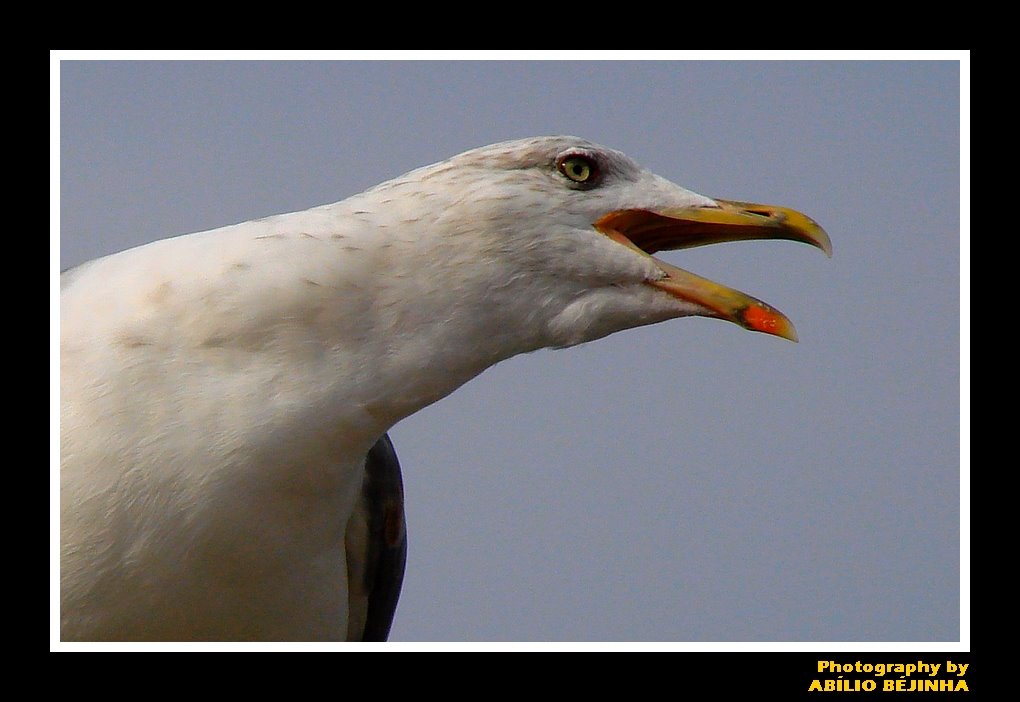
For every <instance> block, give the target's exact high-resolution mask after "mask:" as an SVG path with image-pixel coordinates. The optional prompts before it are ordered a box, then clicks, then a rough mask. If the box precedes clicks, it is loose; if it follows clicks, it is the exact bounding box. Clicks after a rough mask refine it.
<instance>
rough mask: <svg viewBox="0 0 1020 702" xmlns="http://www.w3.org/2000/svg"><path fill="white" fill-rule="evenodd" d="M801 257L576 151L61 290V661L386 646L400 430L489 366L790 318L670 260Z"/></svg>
mask: <svg viewBox="0 0 1020 702" xmlns="http://www.w3.org/2000/svg"><path fill="white" fill-rule="evenodd" d="M745 239H787V240H792V241H797V242H802V243H806V244H809V245H811V246H814V247H817V248H820V249H821V250H823V251H824V252H825V253H826V254H828V255H831V244H830V242H829V238H828V236H827V234H826V233H825V232H824V230H823V229H822V228H821V227H820V226H819V225H818V224H817V223H815V222H814V221H813V220H811V219H810V218H808V217H807V216H805V215H803V214H801V213H800V212H797V211H795V210H792V209H788V208H784V207H778V206H772V205H760V204H754V203H748V202H740V201H731V200H718V199H712V198H709V197H705V196H702V195H698V194H696V193H694V192H691V191H689V190H686V189H684V188H682V187H680V186H678V185H675V184H674V183H672V182H670V181H669V180H666V179H665V178H662V177H660V176H658V175H655V174H654V173H652V172H651V171H649V170H648V169H646V168H643V167H642V166H640V165H639V164H638V163H636V162H635V161H633V160H632V159H631V158H629V157H627V156H626V155H624V154H623V153H621V152H619V151H616V150H613V149H609V148H606V147H603V146H600V145H597V144H594V143H592V142H590V141H587V140H584V139H581V138H578V137H572V136H552V137H537V138H528V139H521V140H515V141H508V142H503V143H499V144H493V145H490V146H485V147H482V148H478V149H474V150H471V151H467V152H465V153H462V154H459V155H457V156H453V157H452V158H449V159H447V160H445V161H441V162H439V163H436V164H433V165H430V166H426V167H423V168H419V169H417V170H413V171H411V172H409V173H407V174H405V175H402V176H400V177H397V178H395V179H393V180H390V181H387V182H385V183H382V184H380V185H377V186H375V187H373V188H371V189H369V190H366V191H365V192H362V193H360V194H358V195H354V196H352V197H350V198H347V199H346V200H342V201H340V202H336V203H333V204H328V205H323V206H320V207H314V208H312V209H309V210H305V211H302V212H293V213H289V214H281V215H277V216H271V217H266V218H262V219H256V220H253V221H249V222H244V223H242V224H235V225H232V226H227V227H223V228H220V229H215V230H211V231H204V232H199V233H195V234H189V235H184V236H178V237H175V238H169V239H164V240H160V241H156V242H153V243H150V244H147V245H144V246H140V247H137V248H133V249H129V250H127V251H123V252H120V253H117V254H114V255H111V256H107V257H105V258H100V259H97V260H94V261H91V262H88V263H85V264H82V265H81V266H78V267H76V268H73V269H71V270H69V271H66V272H64V273H63V274H62V276H61V299H60V306H61V311H60V315H61V316H60V344H61V352H60V384H61V423H60V430H61V444H60V452H61V483H60V507H61V517H60V539H61V559H60V589H61V591H60V618H61V619H60V621H61V624H60V627H61V629H60V631H61V639H62V640H65V641H253V640H254V641H258V640H261V641H345V640H346V641H382V640H385V639H386V638H387V636H388V634H389V631H390V627H391V623H392V620H393V616H394V612H395V609H396V605H397V599H398V596H399V593H400V587H401V580H402V578H403V573H404V562H405V555H406V548H407V541H406V531H405V525H404V501H403V488H402V483H401V471H400V466H399V463H398V461H397V457H396V453H395V452H394V449H393V446H392V444H391V443H390V440H389V438H388V435H387V432H388V431H389V430H390V428H391V427H393V425H394V424H396V423H397V422H399V421H400V420H401V419H403V418H404V417H407V416H409V415H411V414H412V413H414V412H417V411H418V410H420V409H422V408H423V407H425V406H427V405H429V404H431V403H433V402H436V401H437V400H439V399H441V398H443V397H444V396H446V395H448V394H449V393H451V392H453V391H454V390H456V389H457V388H458V387H459V386H461V385H462V384H464V383H465V382H467V381H468V380H470V379H471V378H473V377H475V376H476V375H478V374H479V373H481V372H482V371H483V370H485V369H486V368H488V367H489V366H491V365H493V364H495V363H498V362H499V361H502V360H504V359H507V358H510V357H512V356H515V355H517V354H521V353H527V352H530V351H535V350H537V349H541V348H565V347H570V346H574V345H576V344H581V343H584V342H588V341H593V340H595V339H599V338H601V337H604V336H606V335H608V334H612V333H614V332H617V331H621V330H624V329H629V328H632V327H638V326H642V325H647V324H653V323H657V322H662V321H665V320H669V319H675V318H679V317H687V316H701V317H713V318H718V319H722V320H726V321H729V322H733V323H736V324H738V325H740V326H742V327H744V328H746V329H749V330H752V331H758V332H764V333H766V334H772V335H775V336H779V337H783V338H786V339H790V340H796V333H795V331H794V328H793V325H792V324H791V322H790V321H789V319H788V318H787V317H786V316H784V315H783V314H782V313H780V312H779V311H777V310H776V309H775V308H773V307H771V306H769V305H768V304H766V303H764V302H762V301H760V300H757V299H755V298H752V297H750V296H748V295H745V294H744V293H741V292H738V291H736V290H733V289H731V288H728V287H725V286H723V285H720V284H718V283H715V282H712V281H710V280H707V279H705V278H701V277H699V276H696V275H694V274H693V273H690V272H688V271H685V270H683V269H680V268H677V267H675V266H673V265H670V264H668V263H666V262H664V261H662V260H660V259H658V258H655V257H654V256H653V254H655V253H656V252H657V251H660V250H664V249H680V248H685V247H691V246H699V245H704V244H711V243H716V242H724V241H735V240H745Z"/></svg>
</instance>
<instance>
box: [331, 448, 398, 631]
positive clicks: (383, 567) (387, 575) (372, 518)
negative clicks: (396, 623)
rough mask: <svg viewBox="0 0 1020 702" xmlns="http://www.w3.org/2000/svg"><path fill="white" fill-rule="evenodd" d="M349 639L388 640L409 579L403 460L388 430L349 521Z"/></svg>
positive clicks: (367, 464)
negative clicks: (405, 584)
mask: <svg viewBox="0 0 1020 702" xmlns="http://www.w3.org/2000/svg"><path fill="white" fill-rule="evenodd" d="M345 541H346V546H347V580H348V624H347V640H348V641H385V640H386V638H387V637H388V636H389V633H390V626H391V625H392V623H393V614H394V612H395V611H396V609H397V599H398V598H399V597H400V586H401V584H402V583H403V581H404V563H405V561H406V558H407V534H406V530H405V525H404V485H403V482H402V481H401V477H400V462H399V461H397V454H396V452H395V451H394V450H393V444H392V443H391V442H390V438H389V436H387V435H383V437H382V438H381V439H379V441H377V442H376V444H375V446H373V447H372V449H371V450H370V451H369V452H368V456H367V457H366V458H365V477H364V481H363V483H362V486H361V496H360V497H359V499H358V505H357V506H356V507H355V509H354V513H353V514H352V515H351V519H350V521H349V522H348V524H347V533H346V537H345Z"/></svg>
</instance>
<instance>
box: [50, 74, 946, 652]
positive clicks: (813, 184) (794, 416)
mask: <svg viewBox="0 0 1020 702" xmlns="http://www.w3.org/2000/svg"><path fill="white" fill-rule="evenodd" d="M59 77H60V111H59V116H60V266H61V267H62V268H64V267H68V266H73V265H76V264H78V263H81V262H83V261H86V260H88V259H91V258H95V257H97V256H101V255H104V254H109V253H112V252H115V251H118V250H121V249H124V248H128V247H131V246H135V245H138V244H144V243H146V242H149V241H153V240H155V239H160V238H165V237H169V236H174V235H178V234H185V233H189V232H194V231H199V230H203V229H210V228H215V227H219V226H223V225H227V224H232V223H235V222H240V221H244V220H247V219H253V218H256V217H262V216H265V215H270V214H274V213H280V212H288V211H294V210H301V209H306V208H308V207H312V206H314V205H319V204H323V203H327V202H334V201H337V200H340V199H343V198H345V197H347V196H349V195H352V194H354V193H357V192H359V191H361V190H363V189H365V188H367V187H369V186H371V185H374V184H376V183H378V182H380V181H383V180H386V179H388V178H391V177H393V176H396V175H399V174H401V173H403V172H405V171H408V170H410V169H412V168H415V167H418V166H421V165H425V164H428V163H432V162H435V161H438V160H441V159H444V158H446V157H448V156H451V155H453V154H455V153H458V152H460V151H463V150H466V149H469V148H472V147H476V146H480V145H483V144H488V143H492V142H496V141H503V140H506V139H512V138H517V137H525V136H534V135H540V134H576V135H578V136H582V137H585V138H588V139H591V140H593V141H596V142H599V143H602V144H605V145H607V146H611V147H613V148H617V149H620V150H622V151H624V152H626V153H627V154H629V155H630V156H632V157H633V158H635V159H636V160H638V161H639V162H641V163H642V164H644V165H646V166H648V167H650V168H651V169H652V170H654V171H655V172H657V173H659V174H660V175H662V176H665V177H667V178H669V179H671V180H673V181H675V182H677V183H679V184H681V185H683V186H685V187H688V188H690V189H692V190H695V191H697V192H700V193H703V194H706V195H711V196H716V197H725V198H729V199H738V200H752V201H757V202H764V203H773V204H780V205H786V206H790V207H795V208H797V209H800V210H802V211H804V212H806V213H807V214H809V215H810V216H811V217H813V218H814V219H816V220H817V221H818V222H820V223H821V224H822V225H823V226H824V227H825V228H826V229H827V230H828V232H829V234H830V235H831V237H832V240H833V244H834V249H835V255H834V257H833V258H832V259H831V260H829V259H826V258H825V256H824V255H822V254H821V253H819V252H818V251H816V250H814V249H811V248H809V247H806V246H803V245H798V244H793V243H789V242H742V243H733V244H725V245H718V246H713V247H707V248H703V249H699V250H687V251H681V252H674V253H666V254H664V255H663V256H664V257H665V258H667V259H668V260H670V261H671V262H673V263H675V264H676V265H680V266H681V267H684V268H687V269H689V270H692V271H694V272H696V273H698V274H700V275H704V276H707V277H710V278H713V279H715V280H718V281H720V282H723V283H726V284H729V285H732V286H734V287H737V288H738V289H741V290H743V291H745V292H747V293H749V294H751V295H754V296H756V297H760V298H762V299H764V300H767V301H768V302H770V303H772V304H774V305H775V306H777V307H778V308H779V309H781V310H783V311H784V312H785V313H786V314H787V315H788V316H789V317H790V318H791V319H793V321H794V322H795V324H796V326H797V329H798V331H799V333H800V338H801V341H800V343H799V344H791V343H788V342H786V341H783V340H781V339H777V338H773V337H768V336H765V335H762V334H752V333H748V332H745V331H742V330H740V329H739V328H737V327H736V326H734V325H730V324H726V323H722V322H719V321H714V320H706V319H687V320H677V321H673V322H667V323H664V324H660V325H657V326H652V327H645V328H642V329H636V330H631V331H628V332H623V333H620V334H617V335H615V336H612V337H609V338H607V339H603V340H600V341H597V342H593V343H591V344H588V345H585V346H581V347H578V348H574V349H569V350H564V351H543V352H538V353H535V354H530V355H526V356H521V357H518V358H515V359H512V360H510V361H508V362H505V363H503V364H501V365H499V366H496V367H495V368H492V369H490V370H489V371H487V372H486V373H484V374H483V375H482V376H480V377H479V378H477V379H475V380H473V381H472V382H470V383H468V384H467V385H465V386H464V387H463V388H461V389H460V390H458V391H457V392H455V393H454V394H453V395H451V396H450V397H448V398H446V399H444V400H442V401H441V402H439V403H437V404H435V405H433V406H431V407H428V408H426V409H425V410H423V411H422V412H420V413H418V414H417V415H414V416H412V417H410V418H408V419H407V420H405V421H403V422H401V423H400V424H398V425H397V426H396V427H395V428H394V429H393V430H392V432H391V436H392V438H393V441H394V443H395V445H396V448H397V452H398V454H399V455H400V458H401V462H402V465H403V469H404V481H405V490H406V496H407V519H408V525H409V526H408V528H409V558H408V567H407V576H406V579H405V584H404V592H403V595H402V598H401V602H400V606H399V608H398V610H397V616H396V621H395V624H394V626H393V631H392V639H393V640H398V641H787V642H788V641H825V642H835V641H850V642H854V641H862V642H886V641H917V642H945V641H958V640H959V639H960V636H961V629H960V244H961V236H960V65H959V63H958V62H956V61H952V60H949V61H854V62H842V61H838V62H801V61H797V62H794V61H767V62H730V61H711V62H687V61H656V62H644V61H598V62H584V63H580V62H578V63H575V62H546V61H526V62H508V61H488V62H476V61H463V62H448V61H435V62H432V61H429V62H390V61H380V62H359V61H321V62H305V61H298V62H209V61H187V62H172V61H171V62H166V61H147V62H138V61H119V62H107V61H73V60H64V61H62V62H61V64H60V68H59Z"/></svg>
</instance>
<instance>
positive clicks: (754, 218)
mask: <svg viewBox="0 0 1020 702" xmlns="http://www.w3.org/2000/svg"><path fill="white" fill-rule="evenodd" d="M715 202H716V204H717V205H718V206H717V207H713V206H707V207H679V208H664V209H660V210H656V211H652V210H617V211H614V212H610V213H609V214H607V215H605V216H603V217H601V218H599V220H598V221H597V222H595V228H596V229H598V230H599V231H600V232H602V233H603V234H605V235H606V236H608V237H609V238H610V239H612V240H614V241H616V242H619V243H620V244H623V245H624V246H626V247H628V248H630V249H632V250H634V251H636V252H638V253H640V254H642V255H645V256H651V255H652V254H653V253H655V252H656V251H662V250H671V249H684V248H688V247H691V246H702V245H704V244H714V243H718V242H720V241H743V240H745V239H789V240H791V241H800V242H803V243H805V244H810V245H811V246H816V247H818V248H819V249H821V250H822V251H824V252H825V253H826V254H827V255H828V256H832V243H831V242H830V241H829V235H828V234H826V233H825V230H824V229H822V228H821V227H820V226H818V224H817V223H816V222H815V221H814V220H813V219H811V218H810V217H807V216H806V215H804V214H801V213H800V212H797V211H796V210H791V209H788V208H786V207H777V206H775V205H759V204H755V203H753V202H737V201H735V200H716V201H715ZM653 260H654V261H655V264H656V265H657V266H658V267H659V268H660V269H661V270H662V272H663V273H665V274H666V275H665V277H664V278H662V279H660V280H650V281H648V285H651V286H653V287H656V288H659V289H661V290H664V291H666V292H668V293H669V294H671V295H673V296H674V297H678V298H680V299H683V300H687V301H690V302H693V303H695V304H698V305H700V306H702V307H704V308H705V309H706V310H707V311H706V313H705V315H704V316H706V317H717V318H719V319H725V320H728V321H730V322H734V323H735V324H739V325H740V326H742V327H744V328H745V329H750V330H752V331H760V332H765V333H766V334H774V335H776V336H781V337H783V338H785V339H789V340H790V341H796V340H797V332H796V331H795V330H794V328H793V323H792V322H791V321H790V320H789V319H788V318H787V317H786V315H784V314H783V313H782V312H780V311H779V310H777V309H775V308H774V307H772V306H771V305H768V304H766V303H764V302H762V301H761V300H758V299H755V298H753V297H751V296H749V295H745V294H744V293H742V292H740V291H738V290H733V289H731V288H727V287H726V286H724V285H720V284H719V283H715V282H713V281H711V280H708V279H706V278H702V277H700V276H696V275H694V274H693V273H689V272H687V271H685V270H683V269H681V268H677V267H676V266H672V265H670V264H668V263H666V262H665V261H660V260H659V259H657V258H653Z"/></svg>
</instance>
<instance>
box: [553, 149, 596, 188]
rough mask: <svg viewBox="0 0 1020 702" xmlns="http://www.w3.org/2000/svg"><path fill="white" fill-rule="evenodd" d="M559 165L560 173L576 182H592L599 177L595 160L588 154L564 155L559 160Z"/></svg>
mask: <svg viewBox="0 0 1020 702" xmlns="http://www.w3.org/2000/svg"><path fill="white" fill-rule="evenodd" d="M557 167H558V168H559V169H560V173H562V174H563V175H565V176H566V177H567V178H570V180H572V181H574V182H575V183H588V184H591V183H593V182H595V179H596V178H597V177H598V168H597V167H596V165H595V162H594V161H592V160H591V159H590V158H588V157H586V156H564V157H563V158H561V159H560V160H559V163H558V164H557Z"/></svg>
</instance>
